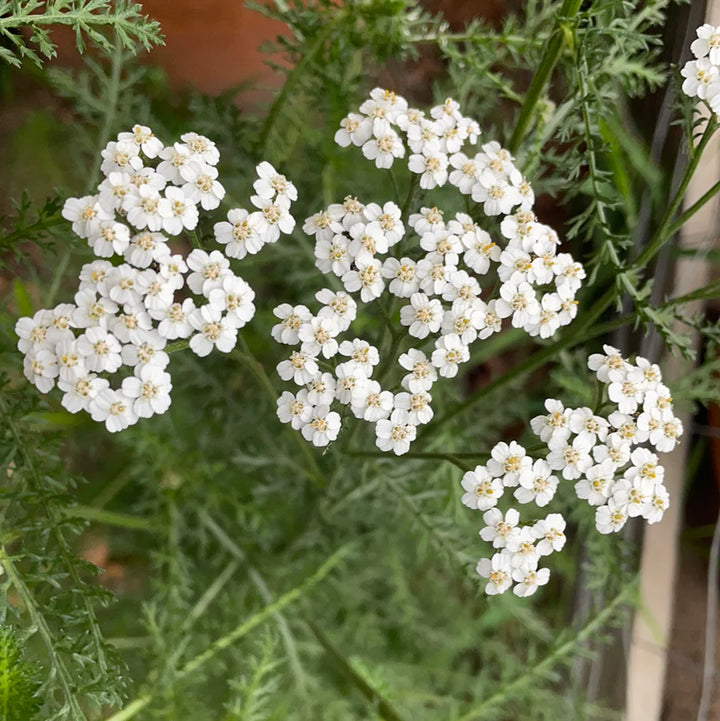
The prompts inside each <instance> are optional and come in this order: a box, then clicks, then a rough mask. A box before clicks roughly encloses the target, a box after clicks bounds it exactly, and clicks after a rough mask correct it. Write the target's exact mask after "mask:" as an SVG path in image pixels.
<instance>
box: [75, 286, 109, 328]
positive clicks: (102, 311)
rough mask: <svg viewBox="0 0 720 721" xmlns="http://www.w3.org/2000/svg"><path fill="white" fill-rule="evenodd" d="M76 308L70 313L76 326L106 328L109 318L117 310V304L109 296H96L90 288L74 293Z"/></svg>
mask: <svg viewBox="0 0 720 721" xmlns="http://www.w3.org/2000/svg"><path fill="white" fill-rule="evenodd" d="M75 305H76V306H77V308H76V309H75V311H73V314H72V324H73V325H74V326H75V327H76V328H92V327H93V326H100V327H101V328H106V327H107V325H108V322H109V318H110V317H111V316H112V315H114V314H115V313H116V312H117V309H118V307H117V305H116V304H115V303H113V302H112V301H111V300H110V299H109V298H98V297H97V295H96V294H95V293H94V292H93V291H92V290H81V291H78V292H77V293H76V294H75Z"/></svg>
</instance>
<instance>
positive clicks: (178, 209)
mask: <svg viewBox="0 0 720 721" xmlns="http://www.w3.org/2000/svg"><path fill="white" fill-rule="evenodd" d="M218 185H219V183H218ZM219 204H220V203H219V201H218V205H219ZM216 207H217V206H216ZM157 212H158V214H159V215H160V217H161V218H162V228H163V230H164V231H165V232H166V233H167V234H168V235H179V234H180V233H182V231H183V229H187V230H194V229H195V228H196V226H197V224H198V209H197V206H196V205H195V202H194V201H193V200H192V199H191V198H190V197H189V196H187V195H185V192H184V191H183V190H181V189H180V188H176V187H169V188H166V190H165V197H164V198H161V199H160V201H159V203H158V208H157ZM128 217H129V216H128ZM148 227H149V226H148ZM151 230H158V228H151Z"/></svg>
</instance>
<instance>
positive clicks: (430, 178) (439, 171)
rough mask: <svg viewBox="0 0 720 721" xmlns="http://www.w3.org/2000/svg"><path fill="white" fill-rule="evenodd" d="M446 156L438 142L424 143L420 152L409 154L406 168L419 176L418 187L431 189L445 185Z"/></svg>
mask: <svg viewBox="0 0 720 721" xmlns="http://www.w3.org/2000/svg"><path fill="white" fill-rule="evenodd" d="M447 167H448V157H447V155H446V154H445V153H444V152H442V151H441V150H440V145H439V143H437V142H435V141H430V142H429V143H425V144H424V145H423V148H422V153H416V154H414V155H411V156H410V158H409V159H408V169H409V170H410V171H411V172H413V173H417V174H418V175H419V176H420V187H421V188H423V189H424V190H431V189H432V188H436V187H437V186H438V185H445V183H446V182H447V179H448V171H447Z"/></svg>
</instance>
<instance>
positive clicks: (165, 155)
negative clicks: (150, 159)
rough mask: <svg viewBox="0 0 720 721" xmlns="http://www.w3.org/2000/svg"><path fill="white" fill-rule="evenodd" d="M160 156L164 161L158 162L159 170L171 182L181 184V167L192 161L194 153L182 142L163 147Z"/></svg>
mask: <svg viewBox="0 0 720 721" xmlns="http://www.w3.org/2000/svg"><path fill="white" fill-rule="evenodd" d="M158 157H159V158H160V159H161V161H162V162H160V163H158V166H157V169H156V170H157V172H158V173H160V175H162V176H163V177H164V178H165V179H166V180H167V181H168V182H169V183H175V184H178V185H179V184H181V183H182V182H183V180H182V176H181V175H180V169H181V168H182V167H183V166H184V165H185V164H186V163H188V162H189V161H190V159H191V157H192V153H191V152H190V150H189V148H188V147H187V146H186V145H183V144H182V143H174V144H173V145H172V146H167V147H166V148H163V149H162V150H161V151H160V152H159V153H158Z"/></svg>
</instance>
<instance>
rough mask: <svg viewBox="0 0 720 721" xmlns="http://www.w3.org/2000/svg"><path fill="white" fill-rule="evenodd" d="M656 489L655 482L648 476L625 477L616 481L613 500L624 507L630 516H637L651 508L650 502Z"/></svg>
mask: <svg viewBox="0 0 720 721" xmlns="http://www.w3.org/2000/svg"><path fill="white" fill-rule="evenodd" d="M654 489H655V484H654V483H653V482H652V481H651V480H649V479H647V478H642V477H641V476H635V478H634V479H633V480H629V479H628V478H627V477H625V478H622V479H621V480H619V481H616V482H615V485H614V486H613V488H612V500H613V501H615V503H616V504H617V505H618V506H620V507H623V508H624V509H625V510H626V512H627V514H628V516H629V517H630V518H637V517H638V516H643V515H645V513H646V511H648V510H650V509H649V506H648V504H649V502H650V499H651V498H652V495H653V492H654Z"/></svg>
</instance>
